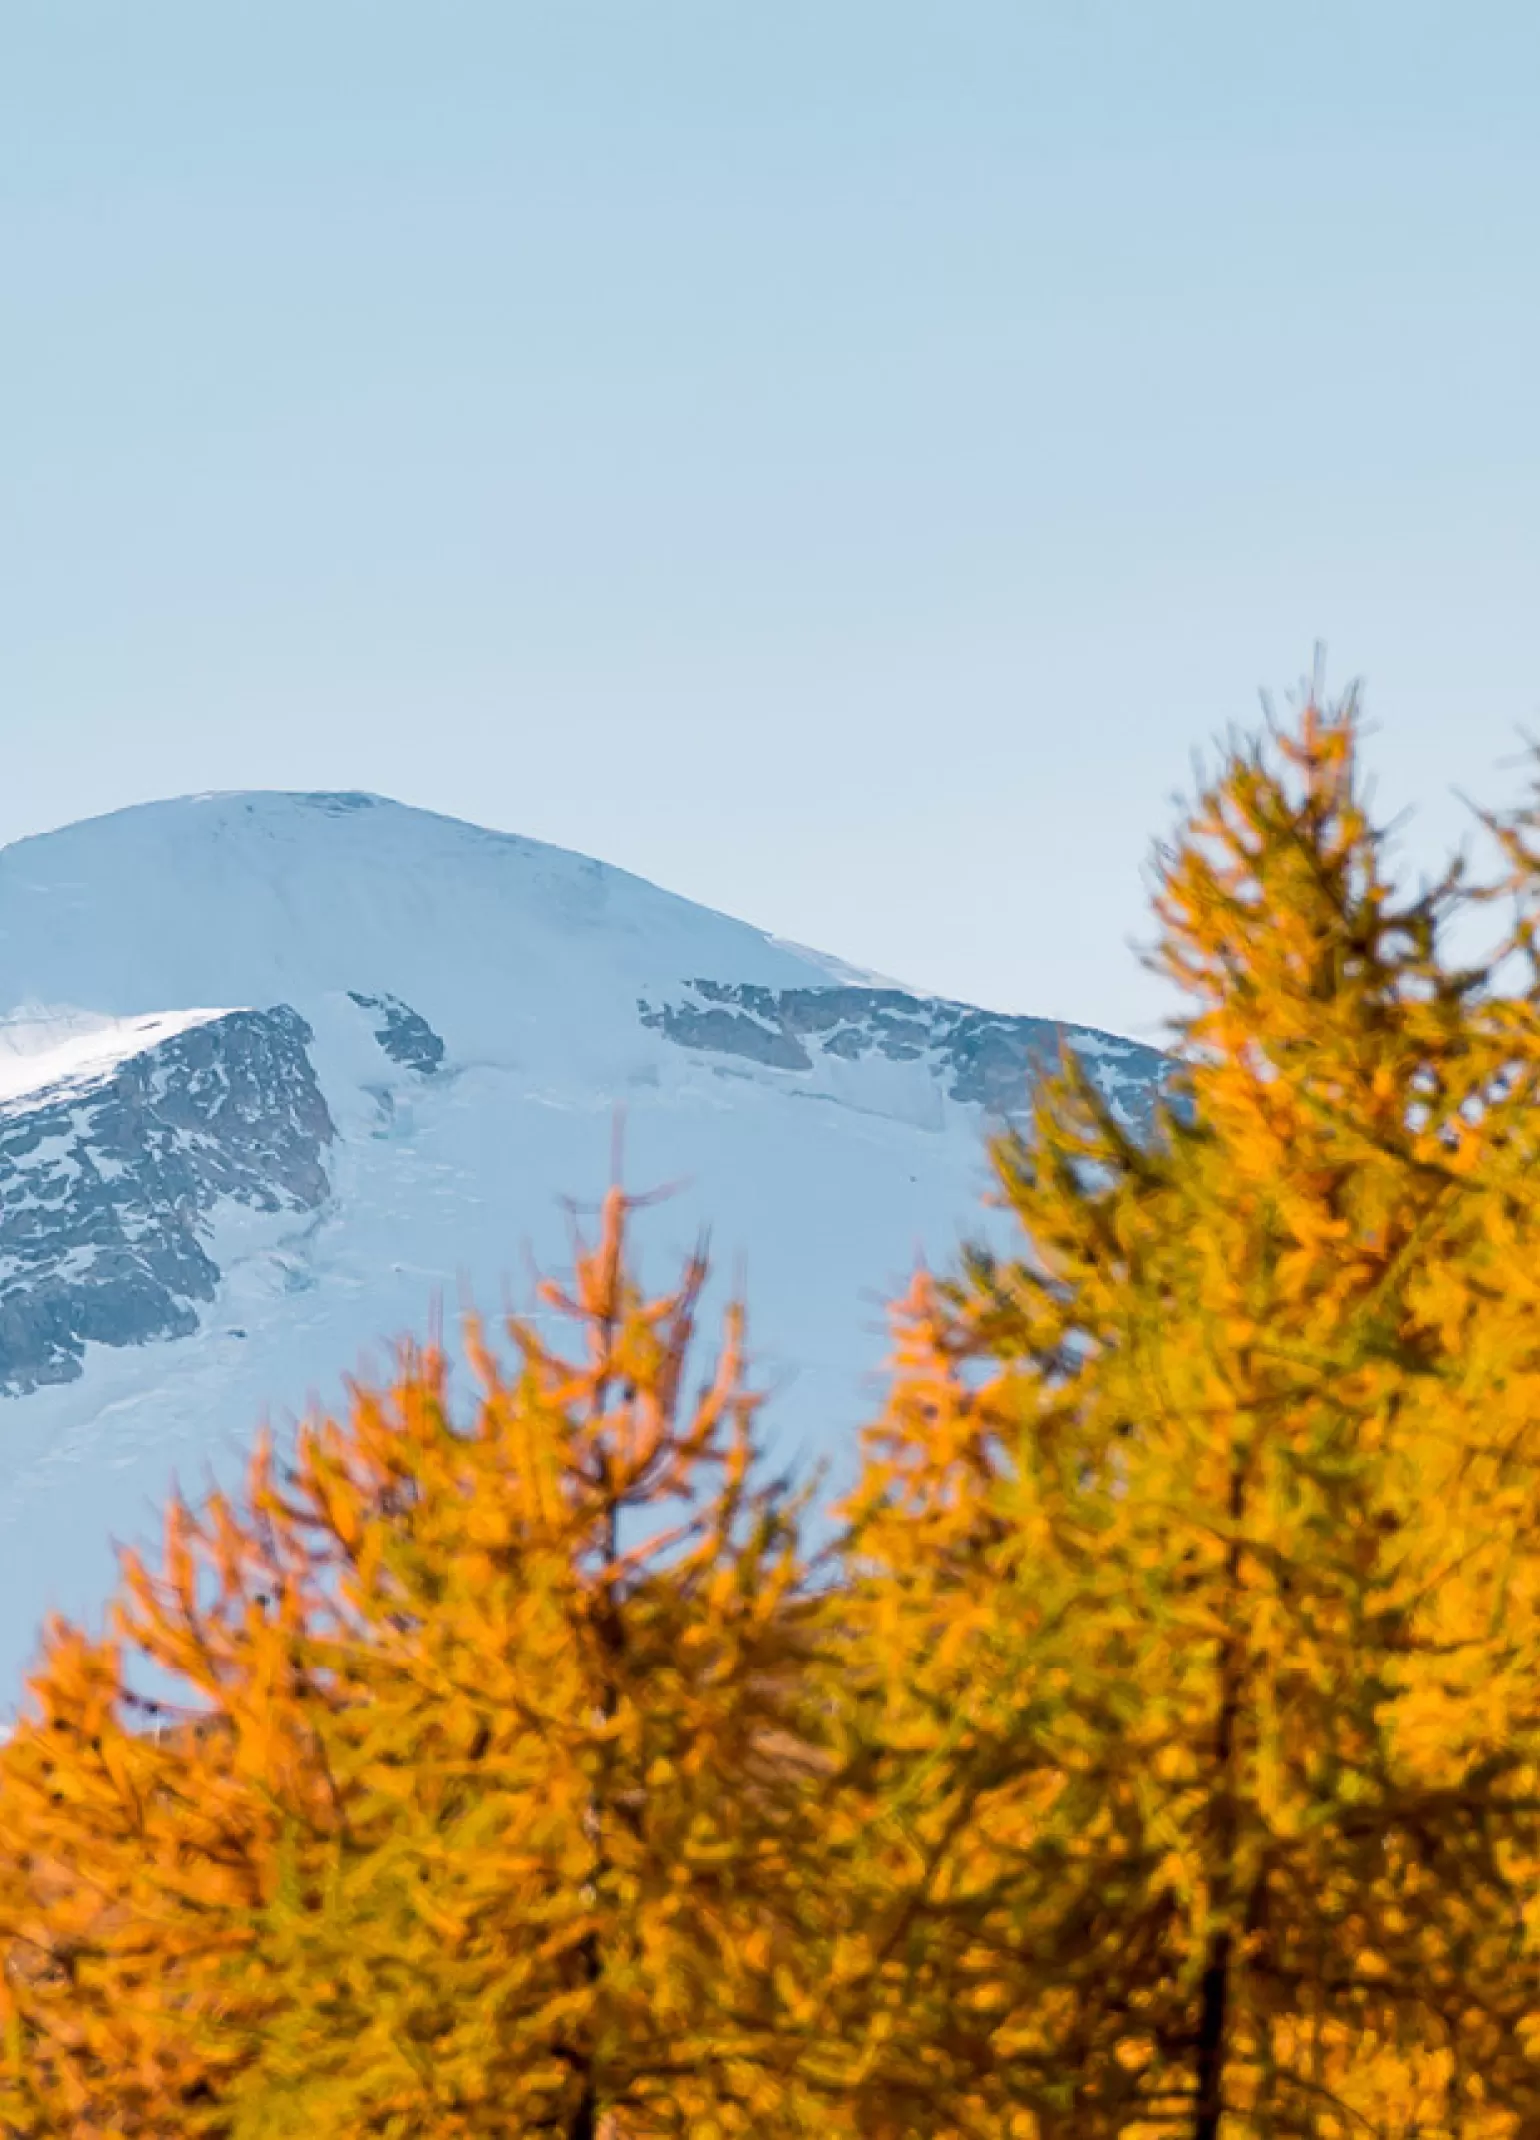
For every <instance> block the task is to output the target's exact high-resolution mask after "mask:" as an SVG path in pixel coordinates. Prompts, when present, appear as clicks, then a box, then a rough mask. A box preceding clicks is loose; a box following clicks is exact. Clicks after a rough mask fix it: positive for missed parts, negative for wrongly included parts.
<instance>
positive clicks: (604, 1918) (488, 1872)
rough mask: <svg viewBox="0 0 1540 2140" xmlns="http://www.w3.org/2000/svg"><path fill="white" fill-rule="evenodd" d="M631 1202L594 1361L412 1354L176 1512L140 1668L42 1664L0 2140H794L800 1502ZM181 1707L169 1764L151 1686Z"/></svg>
mask: <svg viewBox="0 0 1540 2140" xmlns="http://www.w3.org/2000/svg"><path fill="white" fill-rule="evenodd" d="M626 1212H627V1205H626V1202H625V1199H624V1198H623V1197H622V1196H621V1195H620V1193H619V1192H618V1191H616V1192H613V1193H612V1194H611V1197H610V1199H609V1201H608V1203H607V1205H606V1208H605V1214H604V1223H603V1229H602V1233H601V1235H600V1237H599V1239H598V1241H597V1243H596V1244H595V1245H594V1246H593V1247H591V1248H588V1249H585V1250H583V1252H582V1253H581V1254H580V1256H579V1259H578V1263H577V1269H576V1279H575V1282H574V1284H573V1287H572V1289H571V1291H570V1292H562V1291H560V1290H559V1289H557V1288H556V1287H554V1286H549V1285H548V1286H545V1287H543V1288H542V1292H543V1296H544V1305H545V1309H546V1311H547V1320H548V1319H549V1318H550V1317H552V1316H554V1317H556V1318H562V1317H565V1318H566V1319H567V1320H568V1322H569V1323H570V1324H571V1325H572V1326H573V1327H574V1328H575V1330H576V1332H577V1333H578V1337H579V1339H580V1342H579V1343H578V1344H576V1345H575V1346H572V1347H569V1348H567V1349H566V1350H563V1349H560V1348H559V1347H558V1346H556V1345H555V1344H554V1342H553V1341H552V1339H551V1338H550V1336H549V1335H548V1334H542V1324H541V1323H539V1322H537V1321H536V1320H533V1319H529V1320H523V1321H519V1322H516V1323H515V1324H513V1325H512V1326H511V1327H512V1332H513V1336H514V1339H515V1340H516V1345H517V1361H516V1368H515V1371H514V1372H512V1373H511V1374H505V1372H504V1371H503V1370H502V1369H501V1368H500V1367H499V1365H498V1363H497V1361H496V1360H495V1359H494V1358H493V1356H492V1354H491V1352H490V1351H489V1350H488V1348H487V1347H486V1346H485V1345H484V1344H483V1343H481V1341H480V1339H479V1338H478V1337H477V1336H476V1334H475V1332H474V1330H473V1331H472V1333H471V1336H472V1344H471V1350H472V1352H473V1354H474V1358H475V1364H476V1368H477V1371H478V1374H479V1380H480V1389H479V1396H478V1398H477V1401H476V1402H475V1404H474V1406H473V1408H472V1416H471V1417H470V1419H469V1420H468V1422H466V1423H465V1424H463V1425H462V1424H457V1423H456V1421H455V1419H454V1417H453V1415H452V1408H451V1406H450V1403H449V1399H448V1393H447V1389H446V1382H445V1369H444V1363H443V1360H442V1358H441V1357H440V1356H439V1355H438V1354H436V1353H434V1352H407V1353H405V1354H404V1355H403V1358H402V1362H401V1366H400V1370H399V1374H398V1376H397V1378H396V1380H395V1382H394V1385H393V1386H392V1387H389V1388H386V1389H383V1390H373V1389H367V1388H358V1389H356V1390H355V1392H354V1393H353V1397H352V1401H351V1406H350V1408H349V1410H348V1411H347V1412H346V1414H345V1415H344V1416H342V1417H338V1418H323V1419H320V1420H318V1421H315V1422H312V1423H311V1424H309V1425H308V1426H306V1427H305V1428H304V1429H303V1430H302V1431H301V1433H300V1435H299V1437H298V1440H297V1444H296V1448H295V1451H294V1453H293V1456H292V1460H289V1461H285V1462H280V1461H279V1460H278V1458H277V1457H276V1456H275V1454H274V1451H273V1449H272V1448H271V1446H269V1445H268V1444H266V1443H264V1444H263V1445H262V1446H261V1447H260V1448H259V1450H258V1452H257V1454H256V1456H255V1458H254V1461H253V1463H252V1467H251V1471H250V1476H249V1480H248V1483H247V1487H246V1491H245V1495H244V1497H243V1498H240V1499H228V1498H224V1497H221V1496H219V1495H215V1496H213V1497H212V1498H210V1499H209V1501H208V1502H207V1504H206V1505H205V1506H204V1507H203V1508H202V1509H201V1510H200V1511H197V1512H195V1511H194V1510H193V1509H192V1508H190V1507H189V1506H187V1505H186V1504H184V1503H183V1502H181V1501H176V1502H174V1503H173V1505H172V1506H171V1508H170V1511H169V1515H168V1519H167V1525H166V1543H165V1550H164V1557H163V1563H162V1565H161V1567H160V1568H159V1569H158V1570H154V1571H152V1570H151V1569H150V1568H149V1567H147V1566H145V1565H142V1564H141V1563H140V1562H138V1561H136V1560H133V1559H130V1560H129V1561H128V1562H127V1564H126V1568H125V1578H124V1584H123V1589H122V1593H121V1596H120V1598H119V1601H118V1606H117V1619H118V1627H117V1631H116V1634H115V1636H114V1639H112V1640H110V1641H103V1642H92V1641H89V1640H87V1639H86V1637H85V1636H83V1635H82V1634H80V1633H79V1632H77V1631H75V1630H72V1629H70V1628H68V1627H65V1626H62V1625H55V1626H53V1627H52V1628H51V1630H50V1632H49V1634H48V1636H47V1639H46V1643H45V1647H44V1652H43V1656H42V1661H41V1664H40V1666H39V1668H38V1670H37V1671H36V1672H35V1674H34V1676H33V1678H32V1682H31V1690H32V1699H31V1704H30V1707H29V1710H28V1713H27V1716H26V1719H25V1721H24V1723H23V1724H22V1726H21V1728H20V1729H19V1730H18V1732H17V1733H16V1735H15V1736H14V1738H13V1740H12V1741H11V1743H10V1744H9V1745H8V1746H7V1747H6V1748H5V1749H4V1751H3V1756H0V1809H3V1834H0V1942H3V1943H4V1947H5V1952H6V1967H5V1971H4V1977H3V1989H0V2001H3V2011H4V2017H5V2035H4V2048H5V2054H6V2063H5V2086H4V2091H3V2094H0V2129H3V2130H5V2131H7V2132H9V2133H10V2134H12V2135H15V2136H23V2135H27V2136H30V2135H37V2136H42V2135H44V2134H48V2135H54V2134H62V2133H68V2134H71V2135H77V2136H80V2140H85V2136H88V2135H93V2136H94V2135H100V2136H104V2140H105V2136H107V2135H112V2136H118V2135H123V2136H128V2135H136V2136H145V2140H149V2136H154V2140H174V2136H176V2135H181V2134H188V2135H191V2134H211V2135H220V2136H227V2140H280V2136H282V2140H291V2136H292V2135H294V2134H296V2133H302V2132H303V2133H316V2134H320V2133H343V2132H346V2133H350V2134H360V2135H362V2134H371V2133H372V2134H379V2135H392V2136H410V2135H422V2136H424V2140H426V2136H429V2135H431V2136H433V2140H455V2136H462V2135H463V2136H467V2140H469V2136H472V2135H491V2134H498V2135H507V2134H511V2133H519V2134H537V2133H538V2134H548V2135H561V2136H564V2140H606V2136H608V2140H642V2136H648V2135H664V2134H673V2135H682V2134H685V2133H689V2134H692V2135H699V2136H701V2140H711V2136H713V2135H721V2136H723V2140H727V2136H730V2135H736V2134H740V2133H744V2132H747V2131H749V2130H751V2129H753V2130H757V2131H761V2132H782V2133H787V2134H791V2133H794V2132H798V2131H804V2130H820V2131H832V2130H838V2127H837V2125H832V2124H830V2123H829V2122H828V2120H827V2119H826V2118H821V2119H820V2120H818V2121H817V2122H816V2123H815V2124H814V2125H812V2126H805V2125H803V2124H800V2123H799V2122H798V2121H799V2117H800V2116H801V2112H800V2110H799V2107H798V2106H799V2104H800V2103H801V2100H802V2098H801V2096H800V2094H799V2091H798V2087H797V2083H796V2075H795V2072H794V2071H790V2072H788V2070H787V2066H788V2060H787V2057H786V2053H785V2050H784V2046H783V2045H781V2043H780V2038H783V2037H784V2035H785V2033H786V2026H787V2021H786V2015H787V2010H788V2009H787V1995H786V1994H785V1993H784V1992H783V1991H782V1990H781V1989H780V1988H778V1986H779V1985H780V1984H781V1983H783V1982H784V1983H785V1984H788V1985H792V1986H794V1985H795V1983H796V1982H797V1980H798V1979H797V1972H796V1970H795V1969H792V1968H790V1967H789V1962H790V1952H789V1943H790V1941H791V1940H792V1937H793V1933H792V1927H793V1926H794V1923H795V1921H796V1919H797V1916H798V1911H799V1907H800V1905H799V1900H798V1897H799V1893H800V1891H801V1889H802V1888H803V1887H804V1885H805V1884H806V1883H807V1882H808V1881H809V1880H811V1879H814V1878H816V1862H815V1855H814V1848H813V1846H814V1843H815V1841H816V1797H815V1794H814V1793H813V1792H812V1791H811V1790H810V1789H809V1781H808V1779H809V1773H810V1771H809V1759H810V1755H809V1749H808V1746H807V1742H806V1735H805V1732H804V1730H803V1727H802V1706H803V1702H804V1695H803V1680H804V1677H805V1673H804V1670H803V1663H802V1654H801V1653H802V1650H803V1648H804V1647H805V1644H806V1641H807V1639H808V1638H807V1637H806V1635H805V1634H804V1633H803V1632H802V1628H803V1623H804V1621H805V1619H806V1611H805V1607H806V1604H807V1599H806V1596H805V1593H806V1588H807V1583H808V1571H807V1568H806V1566H805V1563H804V1560H803V1558H802V1554H801V1550H800V1547H799V1544H798V1528H797V1515H798V1505H797V1503H796V1501H795V1499H794V1498H793V1497H789V1496H788V1495H787V1494H786V1492H785V1491H784V1490H783V1489H782V1488H781V1487H780V1486H779V1485H777V1484H776V1483H775V1482H770V1483H769V1484H766V1483H764V1482H763V1480H762V1479H761V1477H760V1475H759V1470H758V1466H757V1461H756V1454H755V1430H754V1425H753V1421H754V1411H755V1400H754V1399H753V1397H752V1396H751V1395H750V1394H749V1393H748V1391H747V1389H746V1387H745V1383H744V1363H743V1350H742V1326H741V1317H740V1315H739V1314H738V1311H736V1310H733V1311H731V1312H730V1314H729V1317H728V1322H727V1328H726V1335H725V1342H724V1344H723V1347H722V1350H721V1354H720V1358H719V1361H718V1364H717V1367H716V1371H715V1374H714V1377H713V1378H712V1379H711V1380H710V1382H709V1385H708V1386H707V1387H706V1388H705V1390H704V1391H703V1393H702V1394H701V1395H700V1396H699V1397H698V1398H697V1397H692V1396H691V1395H690V1394H689V1393H688V1392H687V1390H686V1388H685V1380H686V1376H687V1374H688V1372H689V1360H690V1348H691V1338H692V1331H693V1327H694V1322H695V1316H696V1310H697V1304H698V1297H699V1292H700V1287H701V1284H702V1280H703V1276H704V1267H703V1265H702V1264H701V1262H700V1261H698V1260H697V1261H696V1262H694V1263H692V1264H691V1266H690V1267H689V1268H688V1269H687V1271H686V1272H685V1274H684V1278H683V1282H682V1284H681V1285H680V1286H679V1287H678V1288H677V1289H676V1290H675V1291H674V1292H673V1293H672V1294H670V1295H668V1296H666V1297H664V1298H661V1299H656V1300H650V1301H649V1300H646V1299H644V1298H643V1296H642V1295H641V1294H640V1293H639V1292H638V1290H637V1288H636V1286H635V1284H634V1282H633V1280H632V1278H631V1277H630V1275H629V1273H628V1268H627V1261H626V1255H625V1238H624V1236H625V1219H626ZM134 1656H137V1657H139V1658H141V1659H143V1658H148V1659H150V1660H152V1661H153V1662H154V1663H155V1664H156V1665H157V1666H158V1667H160V1668H161V1669H162V1670H163V1671H166V1672H170V1673H171V1674H174V1675H176V1677H177V1678H178V1679H179V1680H180V1681H182V1682H183V1683H185V1687H186V1690H187V1705H186V1710H185V1713H184V1714H182V1715H181V1716H178V1717H171V1718H169V1719H168V1720H167V1721H165V1722H164V1723H163V1724H162V1726H161V1728H159V1729H157V1730H155V1731H147V1730H145V1729H144V1728H143V1719H142V1718H141V1717H139V1716H137V1715H136V1713H135V1711H134V1710H133V1708H132V1706H131V1700H132V1698H131V1697H130V1696H129V1695H128V1694H127V1692H126V1686H127V1682H128V1680H129V1679H130V1678H131V1676H132V1675H131V1673H130V1672H129V1671H128V1668H127V1662H126V1659H127V1658H131V1657H134Z"/></svg>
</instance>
